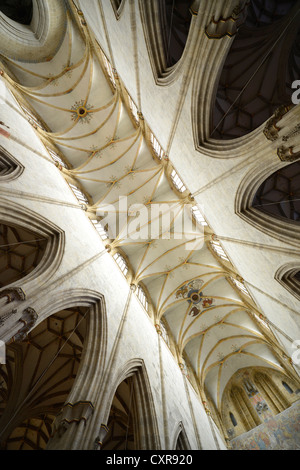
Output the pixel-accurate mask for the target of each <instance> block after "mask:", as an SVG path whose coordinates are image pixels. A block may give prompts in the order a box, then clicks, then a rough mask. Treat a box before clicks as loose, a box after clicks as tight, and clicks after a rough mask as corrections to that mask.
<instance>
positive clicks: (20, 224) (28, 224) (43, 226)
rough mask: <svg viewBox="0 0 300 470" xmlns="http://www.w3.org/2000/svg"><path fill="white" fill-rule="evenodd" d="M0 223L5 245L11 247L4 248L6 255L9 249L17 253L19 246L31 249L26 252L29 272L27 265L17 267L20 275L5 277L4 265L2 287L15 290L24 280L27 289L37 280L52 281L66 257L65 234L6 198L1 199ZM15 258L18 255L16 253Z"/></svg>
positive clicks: (42, 218) (42, 281)
mask: <svg viewBox="0 0 300 470" xmlns="http://www.w3.org/2000/svg"><path fill="white" fill-rule="evenodd" d="M0 221H1V226H2V228H4V229H3V230H2V233H3V234H4V235H2V236H5V237H6V238H5V240H6V241H7V243H3V245H7V244H11V245H12V246H10V247H7V246H6V247H3V248H2V250H4V255H5V256H10V254H11V251H10V250H13V251H16V250H17V249H18V247H23V246H26V244H27V246H28V247H29V248H28V250H27V252H28V265H27V267H28V269H24V266H21V267H19V266H17V269H18V271H19V274H18V275H16V276H15V277H14V274H12V273H11V272H9V273H7V277H6V273H5V269H4V268H5V266H3V276H4V277H3V279H2V283H1V287H4V286H5V287H7V285H9V286H10V287H15V286H18V285H19V283H20V281H21V282H22V287H23V288H24V289H27V288H28V286H30V283H31V282H32V281H33V280H36V279H37V278H38V279H39V284H40V285H42V284H43V283H44V282H46V281H49V279H50V278H51V277H52V275H53V274H54V273H55V271H56V270H57V268H58V267H59V265H60V263H61V260H62V257H63V253H64V246H65V235H64V232H63V231H62V230H61V229H60V228H58V227H57V226H56V225H54V224H53V223H52V222H50V221H48V220H46V219H45V218H44V217H42V216H40V215H39V214H37V213H34V212H32V211H31V210H29V209H27V208H26V207H24V206H21V205H19V204H16V203H14V202H12V201H9V200H7V199H4V198H0ZM5 234H6V235H5ZM30 240H31V241H32V240H34V241H33V244H34V246H35V249H34V253H31V251H32V249H33V247H32V246H31V245H32V244H31V242H30ZM22 250H23V248H22ZM2 254H3V253H2ZM16 255H18V253H17V252H16ZM21 255H24V253H21ZM32 256H33V259H32ZM11 274H12V275H11Z"/></svg>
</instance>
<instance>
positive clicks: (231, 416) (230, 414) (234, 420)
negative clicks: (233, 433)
mask: <svg viewBox="0 0 300 470" xmlns="http://www.w3.org/2000/svg"><path fill="white" fill-rule="evenodd" d="M229 417H230V420H231V422H232V425H233V426H237V420H236V419H235V416H234V414H233V413H231V411H230V413H229Z"/></svg>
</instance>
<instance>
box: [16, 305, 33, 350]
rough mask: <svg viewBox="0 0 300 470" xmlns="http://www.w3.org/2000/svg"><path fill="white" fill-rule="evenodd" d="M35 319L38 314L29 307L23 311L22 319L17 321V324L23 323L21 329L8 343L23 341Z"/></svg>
mask: <svg viewBox="0 0 300 470" xmlns="http://www.w3.org/2000/svg"><path fill="white" fill-rule="evenodd" d="M37 319H38V314H37V313H36V311H35V310H34V309H33V308H31V307H28V308H26V309H25V310H24V311H23V314H22V317H21V318H20V319H19V322H21V323H23V327H22V328H21V329H20V330H19V331H18V332H17V333H16V334H15V336H13V337H12V339H11V340H10V343H13V342H16V341H24V339H25V338H26V337H27V335H28V333H29V331H30V330H31V328H32V327H33V326H34V325H35V323H36V321H37Z"/></svg>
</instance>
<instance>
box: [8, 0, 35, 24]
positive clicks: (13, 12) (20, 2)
mask: <svg viewBox="0 0 300 470" xmlns="http://www.w3.org/2000/svg"><path fill="white" fill-rule="evenodd" d="M0 11H1V12H2V13H4V15H6V16H8V18H10V19H11V20H14V21H17V22H18V23H21V24H25V25H29V24H30V23H31V20H32V12H33V5H32V0H2V1H1V5H0Z"/></svg>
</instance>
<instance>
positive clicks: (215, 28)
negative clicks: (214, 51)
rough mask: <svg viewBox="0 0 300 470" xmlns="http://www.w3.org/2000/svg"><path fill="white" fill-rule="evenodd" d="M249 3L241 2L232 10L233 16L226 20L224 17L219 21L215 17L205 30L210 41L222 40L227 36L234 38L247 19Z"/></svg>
mask: <svg viewBox="0 0 300 470" xmlns="http://www.w3.org/2000/svg"><path fill="white" fill-rule="evenodd" d="M249 4H250V2H249V1H245V0H244V1H241V2H239V3H238V4H237V5H236V6H235V7H234V8H233V10H232V12H231V15H230V16H228V17H227V18H224V17H223V16H222V15H220V16H219V18H218V19H215V17H214V16H213V17H212V19H211V21H210V23H209V24H208V25H207V26H206V28H205V34H206V36H207V37H208V38H209V39H221V38H224V37H225V36H227V37H230V38H231V37H233V36H235V35H236V33H237V31H238V29H239V27H240V26H241V24H243V22H244V21H245V19H246V16H247V8H248V6H249Z"/></svg>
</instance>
